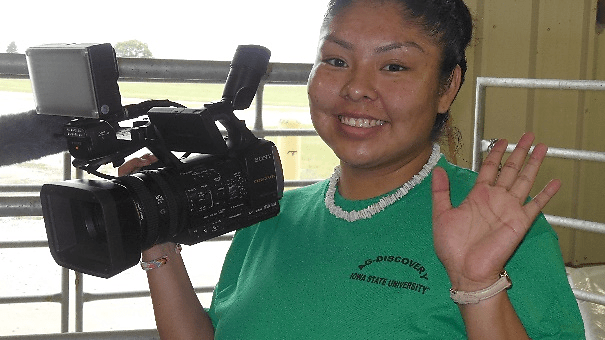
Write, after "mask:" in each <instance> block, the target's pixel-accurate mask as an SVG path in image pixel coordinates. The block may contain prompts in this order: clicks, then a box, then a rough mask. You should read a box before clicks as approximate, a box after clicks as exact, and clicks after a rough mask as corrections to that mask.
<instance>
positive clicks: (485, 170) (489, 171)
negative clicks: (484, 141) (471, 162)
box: [477, 139, 508, 185]
mask: <svg viewBox="0 0 605 340" xmlns="http://www.w3.org/2000/svg"><path fill="white" fill-rule="evenodd" d="M507 145H508V141H506V139H501V140H499V141H497V142H496V144H494V147H493V148H492V150H491V151H490V152H489V153H488V154H487V156H486V157H485V160H484V161H483V163H482V164H481V169H479V175H478V176H477V183H489V184H490V185H491V184H493V183H494V182H495V180H496V178H497V177H498V170H499V168H500V162H501V161H502V156H504V152H505V151H506V146H507Z"/></svg>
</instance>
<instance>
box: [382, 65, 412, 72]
mask: <svg viewBox="0 0 605 340" xmlns="http://www.w3.org/2000/svg"><path fill="white" fill-rule="evenodd" d="M382 70H383V71H388V72H401V71H406V70H409V68H408V67H405V66H403V65H399V64H388V65H387V66H385V67H383V68H382Z"/></svg>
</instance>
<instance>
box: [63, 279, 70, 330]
mask: <svg viewBox="0 0 605 340" xmlns="http://www.w3.org/2000/svg"><path fill="white" fill-rule="evenodd" d="M67 332H69V269H67V268H61V333H67Z"/></svg>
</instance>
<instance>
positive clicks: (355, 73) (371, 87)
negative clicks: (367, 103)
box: [340, 67, 378, 101]
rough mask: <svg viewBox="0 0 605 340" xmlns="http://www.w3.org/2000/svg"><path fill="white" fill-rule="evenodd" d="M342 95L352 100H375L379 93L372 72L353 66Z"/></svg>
mask: <svg viewBox="0 0 605 340" xmlns="http://www.w3.org/2000/svg"><path fill="white" fill-rule="evenodd" d="M340 95H341V96H342V97H343V98H347V99H350V100H352V101H361V100H375V99H376V98H377V97H378V94H377V91H376V86H375V79H374V77H373V75H372V73H371V72H370V71H369V70H365V69H363V68H360V67H354V68H353V67H352V68H351V69H350V71H349V72H348V75H347V78H346V81H345V83H344V85H343V87H342V89H341V92H340Z"/></svg>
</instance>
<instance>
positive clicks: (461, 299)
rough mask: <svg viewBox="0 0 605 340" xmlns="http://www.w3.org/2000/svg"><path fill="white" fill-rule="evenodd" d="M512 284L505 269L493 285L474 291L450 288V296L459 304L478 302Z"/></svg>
mask: <svg viewBox="0 0 605 340" xmlns="http://www.w3.org/2000/svg"><path fill="white" fill-rule="evenodd" d="M511 286H512V282H511V280H510V277H509V276H508V273H507V272H506V270H504V271H502V273H500V278H499V279H498V281H496V283H494V284H493V285H491V286H489V287H487V288H485V289H482V290H478V291H475V292H463V291H459V290H455V289H453V288H452V289H450V297H451V298H452V300H454V302H455V303H457V304H459V305H468V304H475V303H479V301H483V300H486V299H489V298H491V297H493V296H495V295H496V294H498V293H500V292H501V291H503V290H505V289H508V288H510V287H511Z"/></svg>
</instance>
